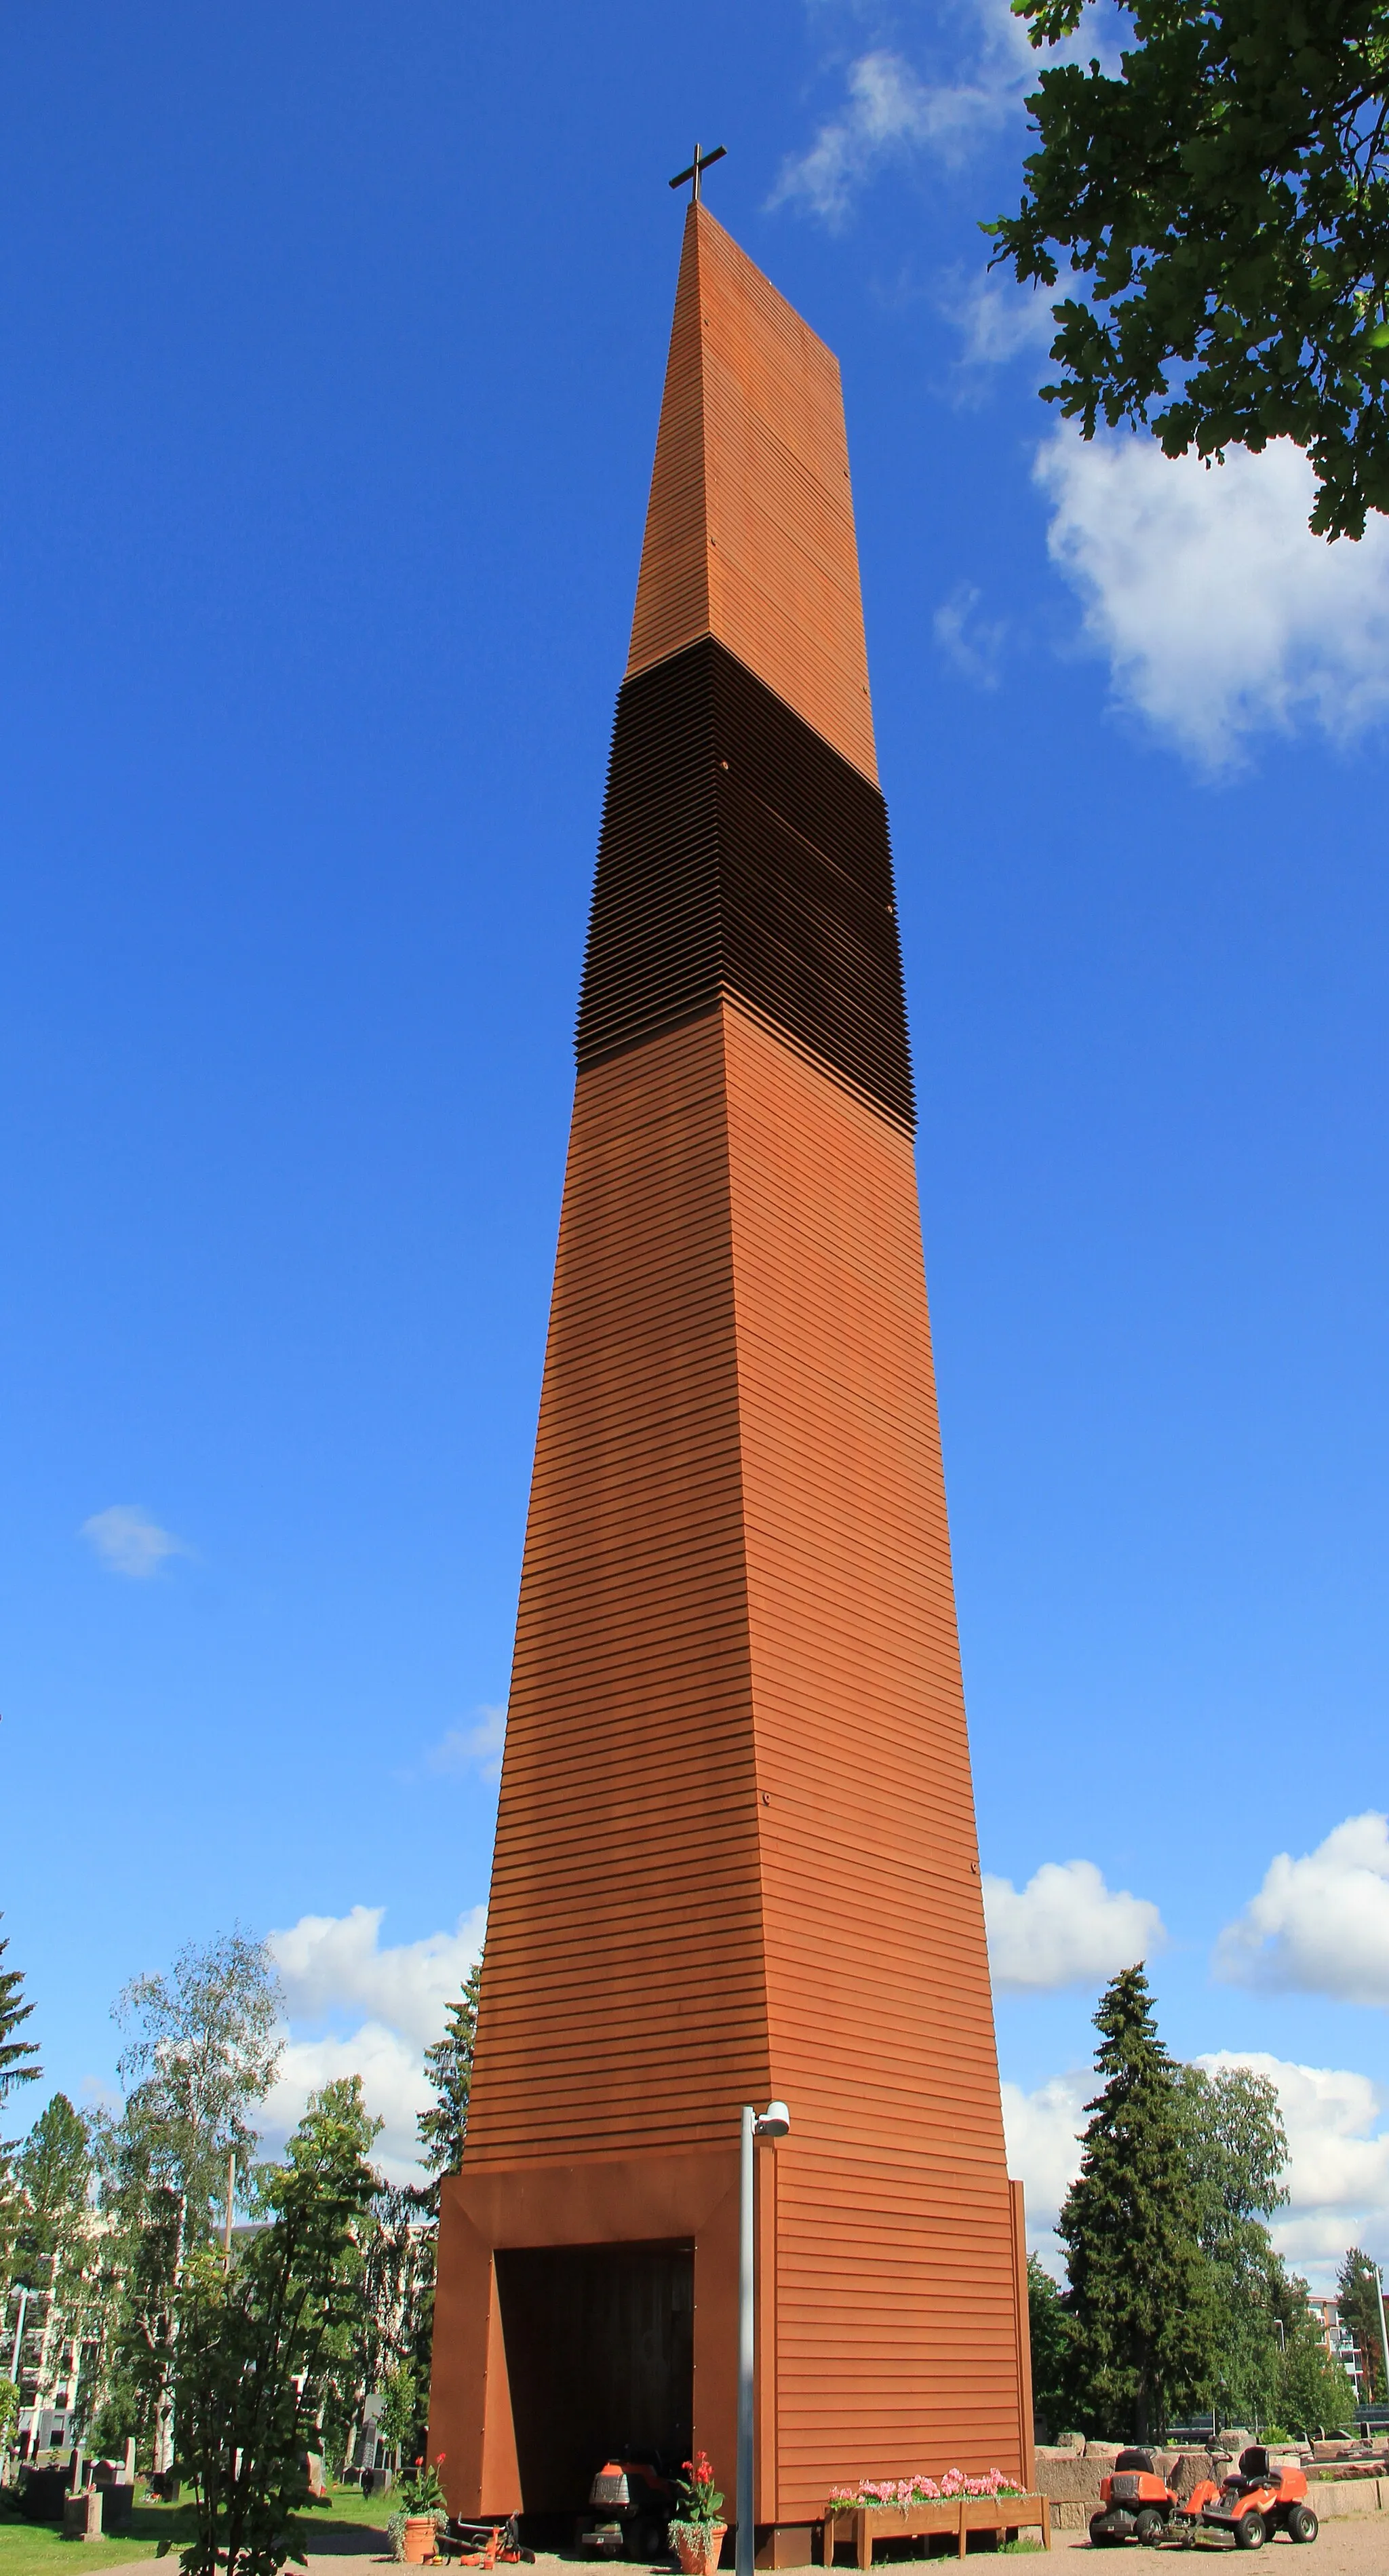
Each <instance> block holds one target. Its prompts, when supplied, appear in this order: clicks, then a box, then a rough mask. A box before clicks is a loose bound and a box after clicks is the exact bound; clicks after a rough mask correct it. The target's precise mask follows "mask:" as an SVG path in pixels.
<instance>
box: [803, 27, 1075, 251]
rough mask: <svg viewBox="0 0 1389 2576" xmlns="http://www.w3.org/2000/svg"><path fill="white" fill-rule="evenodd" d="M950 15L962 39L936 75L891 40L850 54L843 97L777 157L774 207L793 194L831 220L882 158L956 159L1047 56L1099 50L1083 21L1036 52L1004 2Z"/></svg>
mask: <svg viewBox="0 0 1389 2576" xmlns="http://www.w3.org/2000/svg"><path fill="white" fill-rule="evenodd" d="M953 14H954V16H955V17H956V18H957V19H958V21H959V22H960V25H961V31H962V37H963V41H962V43H961V44H960V46H959V49H958V53H957V58H956V60H955V62H954V63H953V64H952V65H951V66H950V69H949V70H948V72H947V73H946V75H945V76H944V77H943V78H940V79H935V80H928V79H923V78H922V76H921V74H920V73H919V72H917V71H916V70H915V69H914V68H913V67H912V65H911V64H910V63H909V62H908V61H907V60H906V58H905V56H904V55H902V54H900V53H898V52H895V51H894V50H893V49H892V48H891V47H890V46H886V45H874V46H872V47H870V48H869V50H868V51H867V52H865V53H862V54H859V55H858V56H856V58H855V59H854V61H852V62H851V63H850V64H849V66H848V68H847V71H846V73H845V76H844V85H845V96H844V100H843V104H842V105H841V106H840V107H839V108H838V109H837V110H836V112H835V113H834V115H832V116H830V117H827V118H826V119H825V121H824V123H823V124H822V125H821V127H820V129H819V132H818V133H817V135H816V137H815V140H814V142H813V143H811V144H810V145H809V146H808V147H807V149H806V150H805V151H804V152H801V153H792V154H789V155H788V157H787V159H786V160H785V161H784V162H783V163H782V167H781V173H780V176H779V178H778V180H777V184H776V187H775V188H774V190H773V192H772V197H771V203H772V205H773V206H781V205H786V204H788V203H796V202H799V203H801V204H802V205H804V206H806V207H808V208H809V210H810V212H811V213H812V214H816V215H819V216H820V217H821V219H822V220H823V221H824V222H826V223H828V224H829V225H831V226H832V227H837V226H839V225H840V224H842V223H843V222H844V220H845V218H846V216H847V214H848V212H849V208H850V204H851V201H852V199H853V196H854V194H855V192H856V191H857V190H858V189H859V188H860V187H862V186H863V185H864V184H865V182H866V181H868V180H869V179H871V178H872V177H873V175H874V173H875V172H876V171H878V170H879V169H881V168H883V167H884V165H885V164H887V163H888V162H890V161H894V160H898V161H900V160H903V159H905V158H907V157H908V156H910V155H911V154H913V153H916V152H928V153H931V154H933V155H934V156H935V158H936V159H937V160H939V161H944V162H946V163H958V162H960V161H963V160H964V159H965V158H966V157H967V156H968V154H969V153H970V152H971V151H972V150H973V149H974V148H975V147H976V146H977V144H978V143H979V142H980V140H981V139H982V138H983V137H984V136H985V135H987V134H989V133H991V132H992V131H994V130H995V129H996V128H998V127H999V126H1002V125H1005V124H1007V123H1008V122H1009V120H1010V119H1012V118H1014V117H1017V116H1019V115H1020V114H1021V112H1022V102H1023V100H1024V98H1025V97H1026V96H1027V94H1028V92H1029V91H1031V90H1034V89H1035V88H1036V86H1037V80H1038V75H1039V73H1040V72H1041V71H1042V69H1043V67H1044V66H1045V65H1046V64H1050V63H1061V62H1068V61H1072V60H1079V61H1088V60H1089V58H1090V56H1091V55H1092V54H1100V55H1102V56H1103V54H1104V51H1105V48H1104V45H1103V43H1102V42H1101V41H1100V40H1099V39H1097V36H1096V29H1095V24H1094V23H1093V22H1092V23H1090V24H1088V25H1087V26H1086V27H1085V28H1083V29H1082V30H1081V32H1080V34H1079V35H1077V36H1076V37H1074V38H1071V39H1068V40H1067V42H1066V43H1064V44H1061V45H1057V46H1056V47H1054V48H1048V49H1046V50H1045V51H1044V52H1042V53H1039V52H1038V51H1037V50H1036V49H1035V48H1034V47H1033V46H1032V45H1031V44H1030V43H1029V41H1028V34H1027V28H1026V26H1025V25H1024V23H1023V21H1022V19H1020V18H1016V17H1015V16H1014V15H1013V11H1012V9H1011V7H1010V6H1009V0H970V5H968V6H965V7H961V8H959V9H957V10H956V11H955V12H954V13H953ZM1107 15H1108V13H1103V14H1102V17H1101V21H1100V23H1101V25H1102V26H1104V25H1105V19H1106V17H1107ZM945 24H946V25H948V24H949V15H948V14H947V16H946V18H945Z"/></svg>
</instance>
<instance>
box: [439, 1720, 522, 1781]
mask: <svg viewBox="0 0 1389 2576" xmlns="http://www.w3.org/2000/svg"><path fill="white" fill-rule="evenodd" d="M505 1743H506V1710H505V1709H504V1708H480V1709H479V1710H478V1712H477V1720H476V1723H475V1724H474V1725H472V1726H451V1727H450V1728H449V1731H448V1733H447V1735H445V1736H444V1737H442V1738H441V1740H440V1742H439V1743H438V1744H435V1745H433V1746H431V1748H430V1750H429V1752H428V1753H426V1755H425V1757H424V1767H425V1769H426V1771H436V1772H439V1773H442V1775H443V1776H444V1778H446V1779H456V1778H457V1776H458V1774H459V1773H460V1772H463V1771H478V1772H480V1773H481V1775H482V1777H483V1779H484V1780H500V1778H501V1776H502V1750H503V1747H504V1745H505Z"/></svg>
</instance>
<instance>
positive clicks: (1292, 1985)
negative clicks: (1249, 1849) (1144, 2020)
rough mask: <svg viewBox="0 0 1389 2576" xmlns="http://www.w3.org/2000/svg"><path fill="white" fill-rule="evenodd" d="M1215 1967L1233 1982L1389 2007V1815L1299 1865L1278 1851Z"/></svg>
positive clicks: (1353, 1825) (1360, 1820)
mask: <svg viewBox="0 0 1389 2576" xmlns="http://www.w3.org/2000/svg"><path fill="white" fill-rule="evenodd" d="M1214 1966H1215V1973H1216V1975H1217V1976H1218V1977H1223V1978H1224V1979H1225V1980H1226V1981H1227V1983H1229V1984H1232V1985H1243V1986H1264V1987H1269V1988H1272V1989H1273V1990H1274V1991H1275V1992H1278V1991H1281V1992H1284V1993H1286V1992H1290V1991H1293V1992H1300V1993H1303V1994H1314V1995H1335V1996H1337V1997H1338V1998H1339V1999H1340V2000H1342V2001H1343V2002H1346V2003H1355V2004H1389V1818H1386V1817H1385V1816H1383V1815H1381V1814H1379V1813H1378V1811H1377V1810H1375V1809H1373V1808H1372V1809H1371V1810H1370V1811H1369V1812H1368V1813H1367V1814H1365V1815H1363V1816H1348V1817H1347V1818H1346V1820H1345V1823H1344V1824H1340V1825H1337V1826H1336V1828H1335V1830H1334V1832H1332V1833H1329V1834H1328V1835H1327V1837H1326V1840H1325V1842H1323V1843H1318V1845H1317V1848H1316V1850H1315V1851H1313V1852H1307V1853H1305V1854H1304V1855H1303V1857H1302V1858H1301V1859H1300V1860H1294V1859H1293V1857H1292V1855H1291V1853H1289V1852H1280V1853H1279V1854H1278V1856H1277V1858H1276V1859H1274V1860H1272V1861H1270V1863H1269V1866H1268V1870H1267V1873H1266V1875H1265V1878H1264V1883H1263V1886H1262V1887H1261V1888H1260V1890H1259V1893H1258V1895H1257V1896H1255V1897H1252V1898H1251V1899H1250V1902H1249V1904H1248V1905H1246V1907H1245V1909H1244V1912H1243V1913H1242V1914H1241V1915H1240V1916H1239V1917H1238V1918H1237V1920H1236V1921H1235V1922H1233V1923H1227V1924H1226V1926H1225V1929H1224V1931H1223V1932H1222V1933H1221V1935H1220V1938H1219V1940H1218V1942H1217V1943H1216V1947H1215V1960H1214Z"/></svg>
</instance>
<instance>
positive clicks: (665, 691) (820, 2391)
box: [430, 205, 1031, 2564]
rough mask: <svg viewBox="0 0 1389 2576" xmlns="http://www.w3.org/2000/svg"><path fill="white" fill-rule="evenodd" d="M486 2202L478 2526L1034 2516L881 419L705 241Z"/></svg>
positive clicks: (476, 2322)
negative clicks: (738, 2450) (924, 1129)
mask: <svg viewBox="0 0 1389 2576" xmlns="http://www.w3.org/2000/svg"><path fill="white" fill-rule="evenodd" d="M578 1061H579V1072H578V1084H577V1090H576V1095H575V1105H574V1124H573V1133H572V1138H571V1143H570V1150H569V1165H568V1173H567V1177H566V1181H565V1189H564V1208H563V1215H562V1218H561V1224H560V1238H559V1254H558V1262H557V1267H556V1274H555V1289H554V1303H553V1307H552V1310H551V1318H550V1337H549V1345H548V1349H547V1353H546V1360H545V1381H544V1393H543V1396H542V1399H541V1408H540V1426H539V1434H538V1439H537V1445H536V1457H535V1471H534V1481H533V1484H532V1488H531V1504H530V1518H529V1523H528V1527H527V1532H526V1547H525V1562H524V1570H523V1574H522V1582H521V1601H520V1614H519V1620H518V1626H517V1637H516V1660H515V1669H514V1673H513V1677H512V1688H511V1708H510V1718H509V1724H508V1729H507V1740H506V1760H505V1767H504V1770H503V1774H502V1788H501V1806H500V1812H499V1815H498V1821H497V1840H496V1854H495V1862H494V1869H493V1878H492V1893H491V1903H490V1908H489V1913H488V1928H487V1948H486V1955H485V1964H484V1969H483V1979H482V2001H481V2011H480V2019H479V2030H478V2043H477V2055H476V2062H475V2067H474V2073H473V2090H472V2103H471V2109H470V2114H469V2125H468V2144H467V2153H466V2156H465V2159H464V2166H463V2171H462V2173H461V2174H459V2175H457V2176H454V2177H452V2178H450V2179H449V2180H448V2181H447V2182H446V2183H445V2186H444V2194H443V2212H442V2233H441V2241H440V2251H439V2264H440V2269H439V2291H438V2305H437V2312H436V2325H435V2342H434V2379H433V2396H432V2411H431V2418H430V2448H431V2455H436V2454H437V2453H438V2452H440V2451H443V2452H444V2453H445V2455H446V2458H445V2474H446V2482H447V2485H448V2490H449V2495H450V2499H451V2501H452V2503H453V2506H454V2509H455V2510H456V2511H463V2512H465V2513H476V2512H479V2511H481V2512H486V2513H500V2512H504V2511H509V2510H511V2509H512V2508H514V2507H516V2506H518V2505H520V2506H523V2507H524V2508H526V2509H527V2510H529V2511H532V2512H561V2511H567V2510H570V2509H577V2508H578V2507H580V2506H581V2505H582V2504H583V2502H584V2501H585V2498H586V2495H587V2489H588V2483H589V2480H590V2478H591V2476H592V2474H593V2471H594V2469H595V2467H596V2466H597V2465H598V2464H599V2463H600V2462H601V2460H602V2459H603V2457H604V2455H605V2453H606V2452H607V2450H608V2449H609V2448H610V2446H612V2445H613V2444H624V2443H625V2444H629V2445H637V2446H642V2445H644V2446H647V2447H651V2448H655V2449H659V2450H662V2451H671V2450H673V2451H674V2452H675V2455H676V2457H677V2459H678V2458H680V2457H683V2456H684V2454H685V2453H686V2452H688V2450H689V2448H690V2445H691V2442H692V2440H693V2441H695V2442H699V2443H701V2444H703V2445H704V2446H705V2447H706V2448H707V2449H708V2450H709V2451H710V2452H711V2454H712V2456H713V2459H714V2462H715V2465H716V2468H717V2469H718V2471H719V2473H720V2477H721V2482H722V2483H723V2485H724V2486H725V2487H726V2488H727V2489H728V2490H729V2493H730V2498H731V2493H732V2487H733V2467H734V2415H735V2373H736V2342H737V2336H736V2298H737V2201H738V2115H739V2106H740V2104H742V2103H743V2102H756V2103H757V2104H759V2105H760V2104H761V2103H763V2102H765V2101H766V2099H767V2098H768V2096H769V2095H781V2096H784V2098H785V2099H786V2101H787V2102H788V2103H789V2104H790V2107H791V2115H792V2123H793V2126H792V2131H791V2135H790V2136H789V2138H787V2139H786V2141H785V2142H784V2144H783V2145H781V2146H780V2147H778V2148H776V2149H771V2148H763V2149H761V2150H759V2171H758V2218H757V2245H758V2351H759V2364H758V2384H757V2396H756V2466H757V2494H758V2502H757V2522H758V2525H759V2533H760V2546H761V2552H762V2556H763V2558H764V2561H765V2562H766V2563H769V2564H793V2563H796V2562H797V2561H799V2560H804V2559H805V2558H806V2557H807V2556H808V2554H809V2552H808V2543H809V2538H810V2526H811V2525H812V2524H813V2523H814V2522H815V2520H816V2519H817V2517H818V2516H819V2514H820V2513H821V2511H822V2508H823V2506H824V2502H825V2499H826V2496H827V2494H828V2492H829V2489H830V2486H831V2484H832V2483H833V2482H835V2481H837V2480H841V2479H846V2478H847V2479H853V2480H856V2479H857V2478H858V2477H859V2476H860V2475H864V2474H871V2473H878V2474H882V2475H901V2474H903V2473H905V2472H906V2471H908V2470H911V2469H916V2468H924V2469H927V2470H939V2469H942V2468H944V2467H946V2466H948V2465H949V2464H950V2463H952V2462H958V2463H959V2464H960V2466H961V2467H964V2468H967V2469H986V2468H990V2467H992V2466H995V2465H997V2466H998V2467H1000V2468H1002V2469H1004V2470H1006V2471H1010V2472H1012V2473H1014V2474H1016V2473H1017V2472H1019V2471H1020V2470H1021V2471H1023V2472H1024V2473H1026V2472H1027V2471H1029V2470H1030V2466H1031V2458H1030V2444H1031V2420H1030V2417H1031V2406H1030V2392H1029V2368H1028V2353H1027V2340H1026V2315H1027V2306H1026V2293H1025V2276H1024V2270H1023V2254H1022V2230H1021V2222H1022V2212H1021V2206H1020V2196H1019V2194H1018V2191H1017V2187H1016V2186H1012V2187H1010V2185H1009V2182H1008V2178H1007V2173H1006V2169H1005V2163H1004V2146H1003V2125H1002V2119H1001V2115H1000V2107H999V2088H998V2070H997V2061H996V2056H995V2049H994V2032H993V2015H992V2008H991V2002H990V1994H989V1978H988V1965H987V1960H986V1957H985V1949H984V1917H983V1908H982V1902H981V1893H980V1883H979V1861H978V1854H977V1849H976V1842H975V1829H974V1809H973V1798H972V1792H971V1784H970V1768H969V1748H968V1742H967V1737H966V1729H965V1711H964V1698H963V1692H962V1688H961V1681H960V1663H959V1648H958V1642H957V1637H956V1625H955V1605H954V1595H953V1590H952V1585H951V1572H950V1545H949V1536H948V1531H947V1525H946V1511H945V1491H944V1485H943V1481H942V1474H941V1458H940V1441H939V1433H938V1429H937V1417H936V1396H935V1385H934V1379H933V1374H932V1365H931V1344H930V1327H929V1323H928V1318H927V1311H926V1286H925V1280H924V1276H923V1272H922V1257H921V1233H920V1222H919V1217H918V1212H917V1196H916V1180H915V1172H914V1167H913V1159H912V1126H913V1102H912V1086H911V1072H910V1065H909V1059H908V1050H907V1031H906V1019H905V1013H904V1008H903V998H902V978H901V967H900V960H899V953H898V939H897V923H896V918H895V914H894V909H893V899H892V873H891V859H890V853H889V847H888V832H887V814H886V809H885V807H884V804H883V800H882V796H881V794H880V793H879V789H878V778H877V764H876V757H875V752H874V743H873V719H872V709H871V705H870V701H869V694H868V668H867V659H866V655H865V650H864V639H863V615H862V608H861V605H860V598H859V582H858V560H857V552H856V547H855V539H854V519H853V504H852V499H851V495H850V488H849V465H848V454H847V449H846V444H845V435H844V416H843V407H842V402H841V397H840V387H839V371H838V367H837V365H836V363H835V360H834V358H833V357H832V356H831V354H830V352H829V351H828V350H827V349H826V348H825V347H824V346H823V345H822V343H821V342H820V341H819V340H817V339H816V338H815V336H814V334H813V333H812V332H811V331H809V330H808V329H807V328H806V325H805V324H804V322H802V321H801V320H800V318H799V317H798V315H797V314H795V313H794V312H793V311H792V310H791V308H790V306H789V305H788V304H786V303H785V302H784V301H783V299H782V297H781V296H779V295H778V294H777V293H776V291H775V289H774V288H773V287H772V286H770V285H769V284H768V282H767V280H766V278H764V277H763V276H762V275H761V274H760V272H759V271H758V270H757V269H756V268H754V267H753V266H752V263H751V262H750V261H749V260H748V259H747V258H746V257H745V256H744V254H743V253H742V251H740V250H739V249H738V247H737V245H736V244H735V243H734V242H733V241H732V240H731V239H730V238H729V236H728V234H727V233H726V232H724V231H723V230H722V228H721V227H720V226H719V224H717V223H716V222H715V221H714V219H713V218H712V216H711V215H710V214H709V213H708V212H707V210H706V209H705V208H704V207H703V206H701V205H694V206H692V207H691V209H690V212H689V215H688V218H687V221H686V229H685V243H684V253H683V257H682V261H681V267H680V281H679V287H678V291H677V296H676V306H675V322H674V328H673V332H672V335H671V346H670V360H669V366H668V369H667V374H666V386H665V398H664V402H663V405H662V411H661V424H660V434H659V437H658V440H657V446H656V465H655V473H654V476H653V480H652V487H651V502H650V510H649V514H648V518H647V523H646V538H645V543H644V546H643V549H642V561H641V577H640V582H639V586H638V591H637V606H636V616H635V619H634V622H633V629H632V650H631V658H630V661H629V663H628V667H627V676H626V679H625V681H624V683H623V686H622V690H621V694H620V696H619V699H618V708H617V721H616V727H615V731H614V735H613V749H612V764H611V768H610V770H609V775H608V791H607V801H606V804H605V807H604V814H603V828H602V839H601V844H600V849H599V856H598V874H597V883H596V887H595V892H594V899H593V915H592V924H591V928H590V933H589V943H588V954H587V959H586V963H585V968H584V981H583V996H582V1001H581V1004H580V1010H579V1025H578Z"/></svg>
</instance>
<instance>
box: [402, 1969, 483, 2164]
mask: <svg viewBox="0 0 1389 2576" xmlns="http://www.w3.org/2000/svg"><path fill="white" fill-rule="evenodd" d="M481 1983H482V1961H481V1959H476V1960H474V1962H473V1965H472V1967H471V1968H470V1969H469V1970H468V1974H467V1978H466V1981H465V1983H464V1987H463V1992H462V1994H461V1995H460V1996H459V1998H458V2001H457V2003H452V2004H450V2005H449V2008H448V2021H447V2025H446V2027H445V2031H444V2036H443V2038H442V2039H436V2041H435V2043H434V2046H433V2047H432V2048H427V2049H426V2050H425V2052H424V2064H425V2073H426V2074H427V2075H428V2077H429V2081H430V2083H431V2084H432V2086H433V2088H434V2095H435V2101H434V2108H433V2109H432V2110H431V2111H417V2112H416V2114H415V2127H416V2128H417V2130H418V2131H419V2139H420V2149H421V2157H420V2161H421V2163H422V2164H424V2165H425V2166H426V2168H427V2169H428V2171H429V2172H430V2173H432V2174H446V2173H457V2171H458V2169H459V2166H460V2165H461V2164H462V2162H463V2141H464V2139H465V2137H466V2136H467V2133H468V2096H469V2093H470V2092H471V2090H472V2081H473V2049H474V2046H475V2045H476V2041H477V2006H478V1993H479V1990H480V1987H481Z"/></svg>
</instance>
